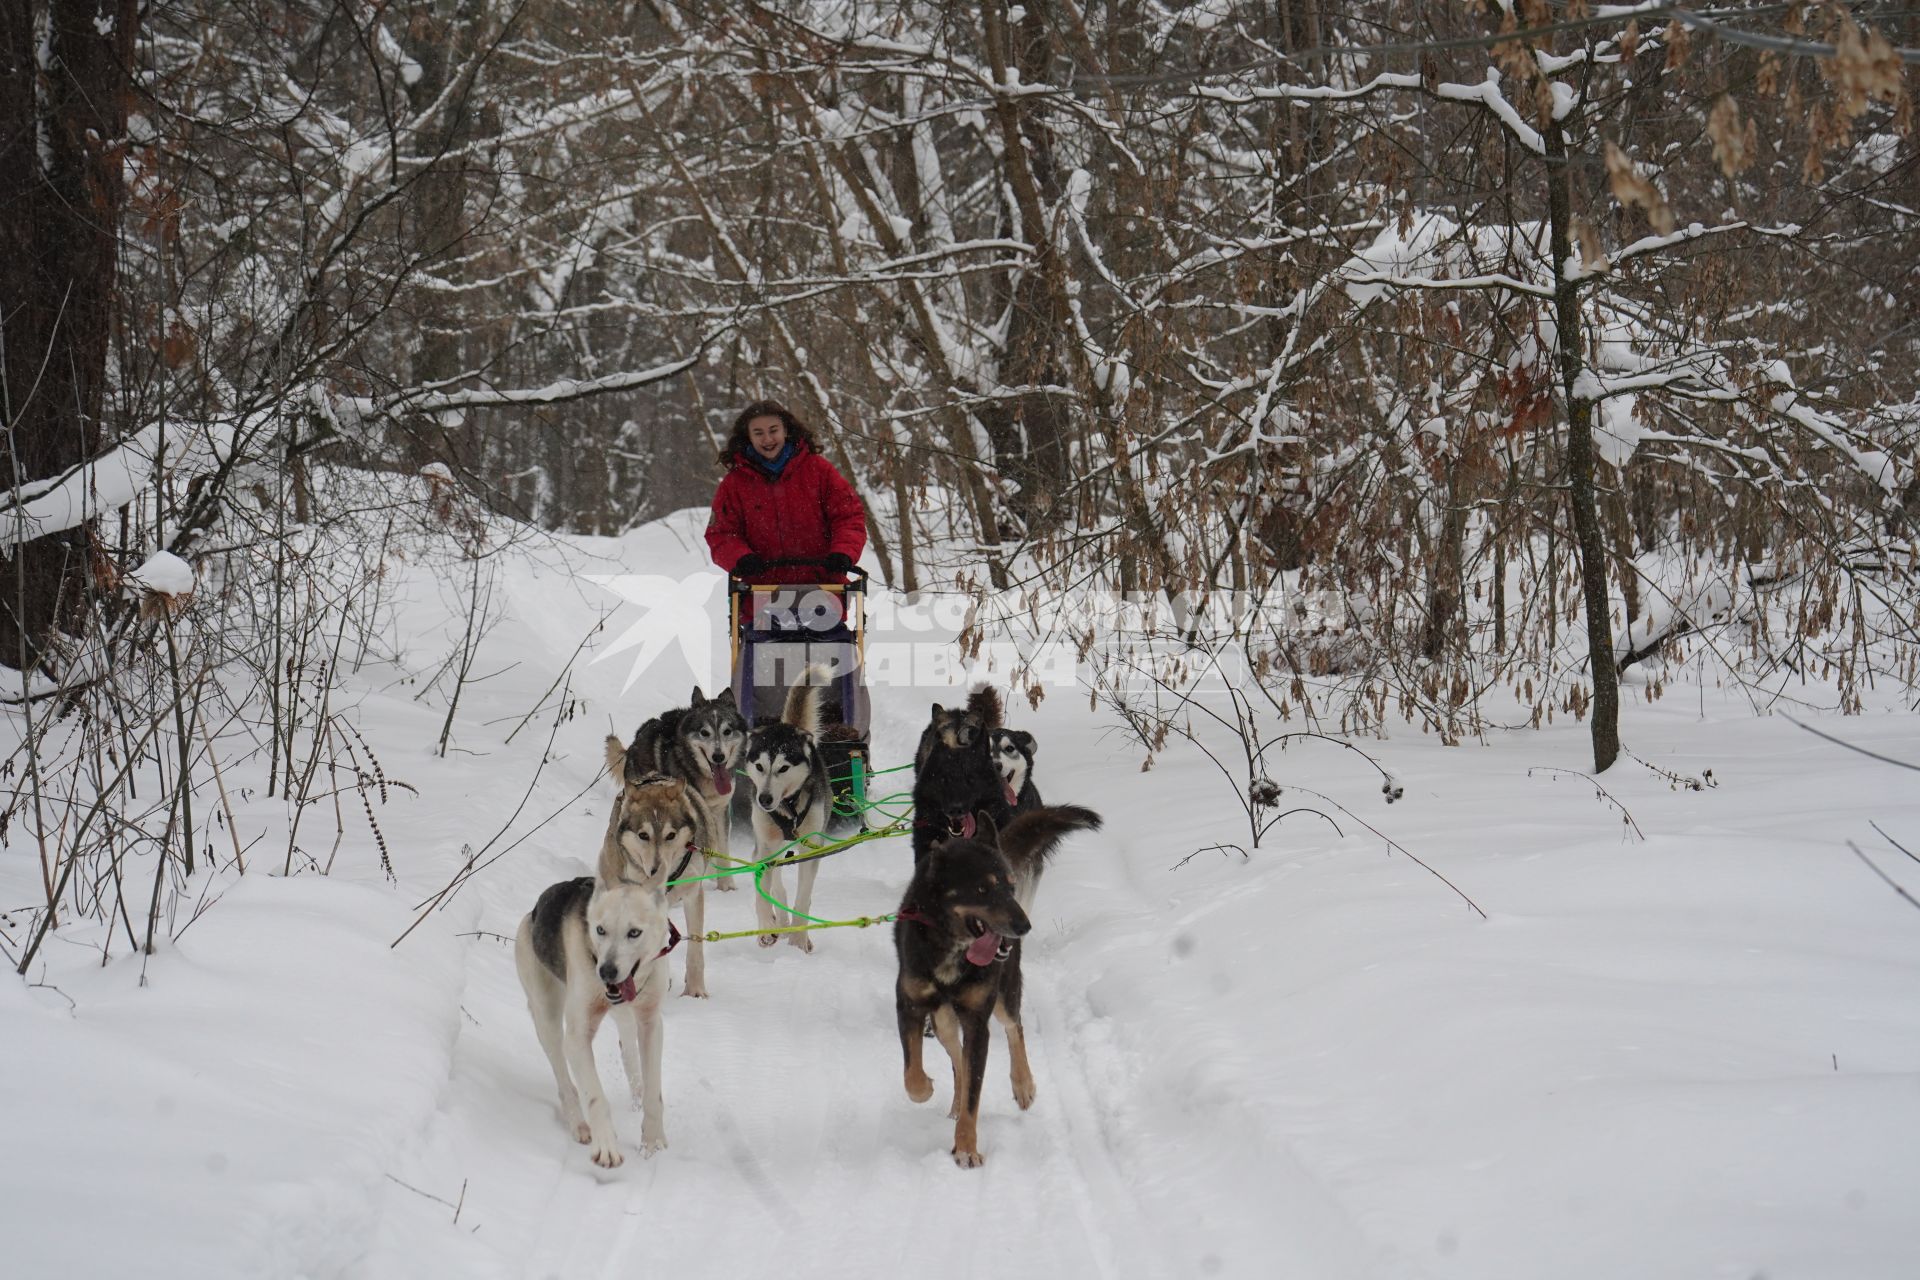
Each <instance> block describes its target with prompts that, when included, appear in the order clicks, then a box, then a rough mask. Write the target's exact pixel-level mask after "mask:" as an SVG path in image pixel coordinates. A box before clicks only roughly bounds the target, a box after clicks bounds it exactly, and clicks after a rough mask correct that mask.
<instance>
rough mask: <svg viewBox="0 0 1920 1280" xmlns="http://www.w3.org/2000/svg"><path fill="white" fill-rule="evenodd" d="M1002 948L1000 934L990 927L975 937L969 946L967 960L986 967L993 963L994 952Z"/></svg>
mask: <svg viewBox="0 0 1920 1280" xmlns="http://www.w3.org/2000/svg"><path fill="white" fill-rule="evenodd" d="M998 950H1000V935H999V934H997V933H995V932H994V931H993V930H991V929H989V930H987V931H986V932H985V933H983V934H981V935H980V936H979V937H977V938H975V939H974V940H973V942H972V944H971V945H969V946H968V947H967V962H968V963H969V964H977V965H979V966H980V967H981V968H983V969H984V968H986V967H987V966H988V965H990V964H992V963H993V956H994V953H995V952H997V951H998Z"/></svg>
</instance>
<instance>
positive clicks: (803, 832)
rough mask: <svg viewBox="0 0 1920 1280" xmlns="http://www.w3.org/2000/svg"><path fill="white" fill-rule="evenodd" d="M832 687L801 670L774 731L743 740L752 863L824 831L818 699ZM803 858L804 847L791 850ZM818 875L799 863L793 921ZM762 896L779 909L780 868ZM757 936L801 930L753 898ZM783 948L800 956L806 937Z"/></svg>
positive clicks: (806, 907) (821, 675)
mask: <svg viewBox="0 0 1920 1280" xmlns="http://www.w3.org/2000/svg"><path fill="white" fill-rule="evenodd" d="M831 684H832V681H831V680H830V679H829V678H828V676H827V674H826V673H825V672H824V671H823V670H821V669H820V668H816V667H809V668H807V670H806V672H805V674H803V675H802V676H801V678H800V683H798V684H796V685H794V686H793V687H792V688H791V689H789V690H787V701H786V705H785V707H784V708H783V709H782V710H781V712H780V719H779V720H778V721H777V722H776V723H774V724H768V725H762V726H760V727H759V728H758V729H755V730H754V731H753V734H752V736H751V737H749V738H748V740H747V753H746V770H745V771H746V775H747V781H748V782H749V784H751V785H752V787H753V796H752V799H753V856H754V858H755V859H756V860H761V859H765V858H767V857H769V856H770V855H772V854H773V853H775V852H777V851H779V850H782V849H784V848H785V847H786V846H787V845H789V844H791V843H792V842H793V841H794V840H795V839H796V838H797V837H801V836H807V835H813V834H815V833H821V832H824V831H825V830H826V829H827V811H828V808H829V807H830V805H831V804H832V800H833V788H832V785H831V784H830V782H829V780H828V777H827V767H826V762H825V761H823V760H822V759H821V757H820V744H819V740H818V739H819V733H820V726H821V719H822V711H821V705H822V699H823V698H824V697H825V696H826V695H827V694H828V693H829V692H830V691H831ZM796 848H797V850H799V851H804V848H805V846H804V844H802V845H800V846H796ZM819 873H820V862H819V860H818V859H817V858H810V859H808V860H807V861H805V862H802V863H800V864H799V867H798V877H797V878H798V879H799V882H800V883H799V886H798V888H797V889H796V890H795V891H794V896H793V898H792V899H791V903H792V906H793V909H794V911H795V912H797V913H799V916H805V915H806V914H807V912H808V911H810V910H811V909H812V907H813V880H814V877H815V876H817V875H818V874H819ZM765 876H766V879H765V887H766V891H767V892H768V893H770V894H772V895H773V896H774V897H775V898H778V899H779V900H780V901H782V902H787V901H789V899H788V898H787V896H786V892H785V889H784V887H783V885H782V884H781V875H780V869H779V867H778V866H773V867H769V868H767V870H766V872H765ZM754 906H755V907H756V908H757V909H758V911H759V920H760V927H761V928H762V929H773V928H779V927H782V926H784V925H787V924H799V923H802V921H801V920H800V919H799V918H798V916H792V915H789V914H788V913H787V912H785V911H780V910H776V909H775V908H774V906H773V904H772V903H770V902H768V901H767V900H766V898H765V897H764V896H759V895H756V897H755V901H754ZM777 941H779V939H778V937H777V936H775V935H772V934H767V935H763V936H762V937H761V939H760V945H761V946H763V947H770V946H772V945H773V944H774V943H775V942H777ZM787 941H788V942H791V943H792V944H793V945H794V946H796V947H798V948H800V949H801V950H802V951H812V950H813V939H812V936H811V935H810V934H808V933H805V932H799V933H790V934H788V935H787Z"/></svg>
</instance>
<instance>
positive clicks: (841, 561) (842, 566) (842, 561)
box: [820, 551, 853, 573]
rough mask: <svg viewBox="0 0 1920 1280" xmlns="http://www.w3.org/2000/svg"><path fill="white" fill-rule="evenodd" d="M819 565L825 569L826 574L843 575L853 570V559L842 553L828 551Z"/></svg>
mask: <svg viewBox="0 0 1920 1280" xmlns="http://www.w3.org/2000/svg"><path fill="white" fill-rule="evenodd" d="M820 563H821V564H823V565H825V566H826V567H827V572H828V573H845V572H847V571H848V570H849V569H851V568H853V557H851V556H849V555H848V554H847V553H846V552H844V551H830V552H828V553H827V554H826V556H825V557H824V558H823V559H822V560H821V561H820Z"/></svg>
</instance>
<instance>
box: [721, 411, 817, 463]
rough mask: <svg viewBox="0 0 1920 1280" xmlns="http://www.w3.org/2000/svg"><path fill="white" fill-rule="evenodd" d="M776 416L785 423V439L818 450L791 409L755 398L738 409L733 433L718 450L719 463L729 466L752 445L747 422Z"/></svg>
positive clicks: (809, 433) (808, 432)
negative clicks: (738, 412)
mask: <svg viewBox="0 0 1920 1280" xmlns="http://www.w3.org/2000/svg"><path fill="white" fill-rule="evenodd" d="M767 417H773V418H778V419H780V421H782V422H784V423H786V424H787V439H788V440H789V441H798V442H799V443H801V444H804V445H806V446H807V448H809V449H811V450H812V451H813V452H815V453H818V452H820V446H819V445H817V444H815V443H814V440H813V432H811V431H809V430H808V429H807V424H806V423H804V422H802V421H800V419H798V418H796V417H794V416H793V411H792V410H790V409H788V408H787V406H785V405H783V404H781V403H780V402H779V401H778V400H755V401H754V402H753V403H752V404H750V405H748V406H747V407H746V408H744V409H742V410H741V411H740V416H739V417H737V418H735V419H734V420H733V434H732V435H730V436H728V437H727V443H726V447H724V448H723V449H721V450H720V465H721V466H723V467H730V466H732V465H733V462H734V459H735V458H740V457H745V456H746V455H747V453H748V451H749V450H751V449H752V448H753V445H752V443H751V442H750V441H748V439H747V424H748V423H749V422H752V421H753V420H754V419H755V418H767Z"/></svg>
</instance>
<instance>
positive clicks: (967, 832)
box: [960, 813, 978, 963]
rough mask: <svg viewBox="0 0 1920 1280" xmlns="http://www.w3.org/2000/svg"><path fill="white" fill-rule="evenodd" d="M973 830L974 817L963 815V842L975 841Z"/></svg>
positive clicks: (961, 827) (961, 835)
mask: <svg viewBox="0 0 1920 1280" xmlns="http://www.w3.org/2000/svg"><path fill="white" fill-rule="evenodd" d="M973 830H974V821H973V815H972V814H970V813H969V814H965V815H963V816H962V817H961V819H960V838H961V839H962V840H971V839H973ZM975 963H978V961H976V962H975Z"/></svg>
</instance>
